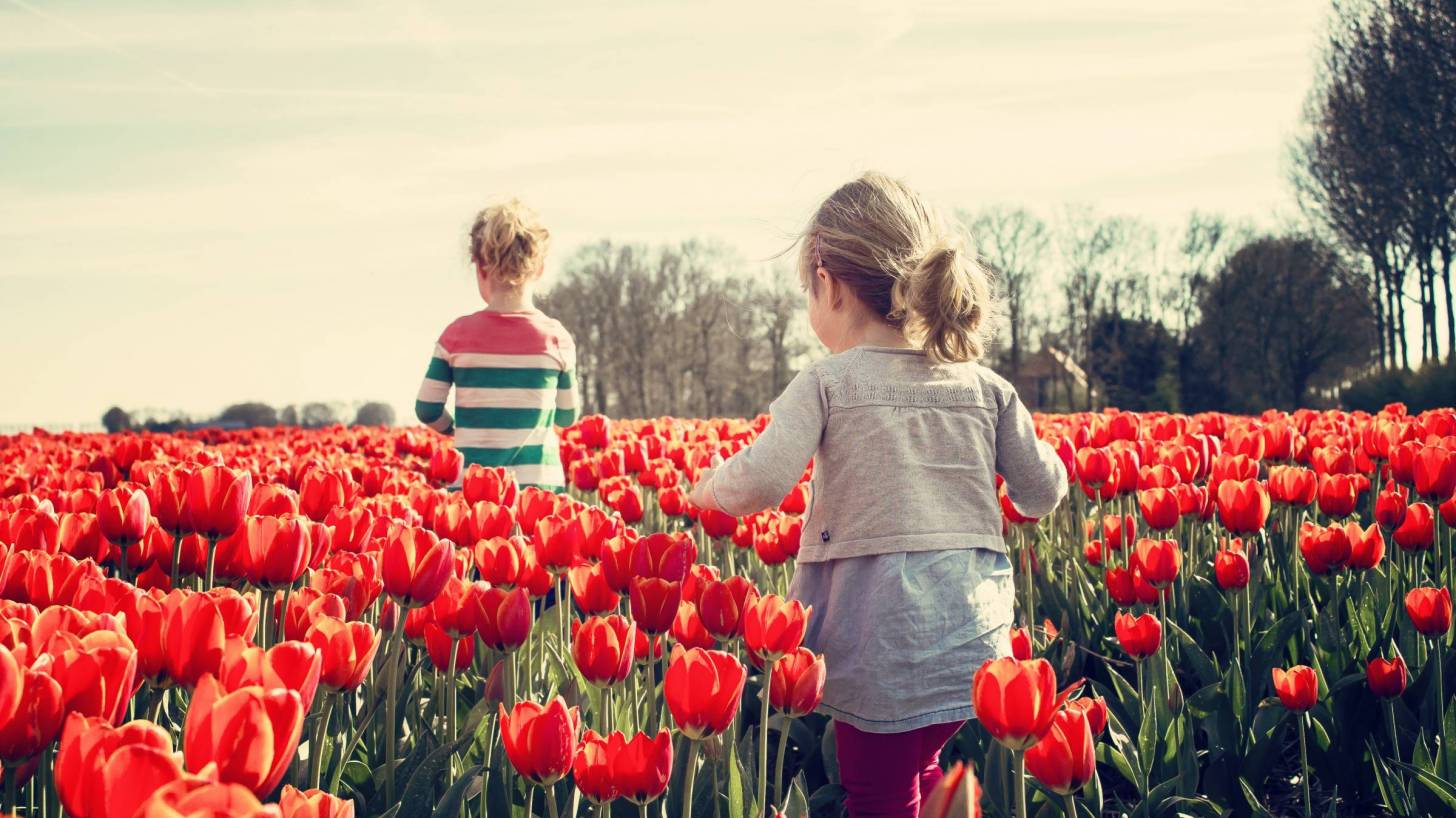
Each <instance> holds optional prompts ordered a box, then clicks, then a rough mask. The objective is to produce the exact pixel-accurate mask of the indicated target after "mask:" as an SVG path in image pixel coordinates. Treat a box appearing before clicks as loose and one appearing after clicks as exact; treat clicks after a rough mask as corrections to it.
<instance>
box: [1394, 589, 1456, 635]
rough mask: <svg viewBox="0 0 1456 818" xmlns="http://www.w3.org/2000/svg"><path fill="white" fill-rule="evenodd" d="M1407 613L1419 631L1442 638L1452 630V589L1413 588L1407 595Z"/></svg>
mask: <svg viewBox="0 0 1456 818" xmlns="http://www.w3.org/2000/svg"><path fill="white" fill-rule="evenodd" d="M1405 612H1406V614H1408V615H1409V616H1410V619H1411V624H1413V625H1415V628H1416V630H1417V631H1420V632H1421V633H1423V634H1425V635H1426V636H1440V635H1441V634H1443V633H1445V632H1446V631H1448V630H1450V629H1451V589H1449V588H1441V589H1439V590H1438V589H1436V588H1412V589H1411V590H1410V592H1409V593H1407V594H1406V595H1405Z"/></svg>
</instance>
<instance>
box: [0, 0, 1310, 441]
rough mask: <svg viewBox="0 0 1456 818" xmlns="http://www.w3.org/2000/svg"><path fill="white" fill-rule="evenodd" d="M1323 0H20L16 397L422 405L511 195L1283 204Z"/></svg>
mask: <svg viewBox="0 0 1456 818" xmlns="http://www.w3.org/2000/svg"><path fill="white" fill-rule="evenodd" d="M1326 9H1327V3H1326V2H1323V1H1322V0H1278V1H1277V2H1268V0H1255V1H1253V2H1250V1H1248V0H1232V1H1230V0H1223V1H1222V2H1204V1H1203V0H1198V1H1197V2H1194V1H1193V0H1185V1H1184V2H1173V3H1170V2H1167V0H1106V1H1104V0H1095V2H1091V1H1088V0H1077V1H1071V0H1068V1H1067V2H1031V1H1029V2H1022V3H1004V2H981V1H980V0H974V1H972V0H959V2H948V3H940V4H935V3H915V2H910V1H909V0H884V1H883V2H882V1H880V0H869V1H867V2H858V3H817V2H794V3H785V2H774V3H766V2H757V0H744V1H741V2H735V3H733V4H727V5H725V4H706V3H683V2H648V3H643V2H621V3H600V2H575V1H574V0H573V1H572V2H555V3H509V4H508V3H499V2H487V3H482V2H479V0H474V1H473V2H472V1H469V0H467V1H466V2H423V0H384V1H383V2H372V1H370V2H357V3H347V4H343V3H333V2H317V3H314V2H252V3H246V4H243V3H239V4H222V3H212V2H204V0H187V2H174V3H161V2H133V1H132V0H127V2H118V0H109V1H108V2H72V1H70V0H67V1H65V2H63V1H62V0H0V327H3V331H0V384H3V385H4V387H3V389H0V427H3V426H15V425H19V424H44V425H49V426H52V427H58V426H63V425H71V424H81V423H95V422H96V421H97V420H98V419H99V418H100V416H101V413H102V412H103V411H105V409H106V408H107V407H108V406H111V405H120V406H123V407H126V408H131V409H135V408H142V407H162V408H171V409H179V410H183V411H187V412H189V413H192V414H193V415H198V416H201V415H208V414H211V413H215V412H216V411H217V410H219V409H220V408H222V407H223V406H225V405H227V404H229V403H233V402H238V401H243V400H262V401H266V402H269V403H272V404H275V405H283V404H289V403H295V404H297V403H303V402H307V401H315V400H321V401H335V400H337V401H355V400H371V399H378V400H384V401H387V402H390V403H393V404H394V405H395V406H396V407H397V408H398V411H399V412H400V413H401V419H402V420H404V419H407V418H408V417H409V415H408V412H409V411H410V409H409V407H411V406H412V404H413V399H414V393H415V390H416V388H417V387H418V383H419V379H420V377H421V376H422V375H423V373H424V368H425V364H426V363H427V360H428V358H429V354H430V350H431V348H432V347H433V343H434V340H435V338H436V337H437V336H438V334H439V332H440V330H441V329H443V327H444V326H445V324H446V323H448V322H449V321H450V320H451V319H453V318H454V317H456V316H458V315H462V314H465V313H469V312H473V311H474V310H476V309H479V307H480V303H479V299H478V296H477V295H476V293H475V285H474V280H473V273H472V270H471V269H470V267H469V266H468V264H467V260H466V248H465V232H466V230H467V229H468V228H469V225H470V221H471V219H472V217H473V215H474V213H475V212H476V211H477V210H478V209H479V208H480V207H482V206H483V205H484V204H486V203H488V202H489V201H490V200H491V199H493V198H495V197H499V196H502V195H516V196H519V197H521V198H522V199H524V200H525V201H527V202H528V203H529V204H531V205H532V206H534V207H535V208H536V209H537V210H538V211H539V212H540V214H541V216H542V217H543V219H544V220H545V222H546V223H547V225H548V226H549V227H550V229H551V230H552V233H553V255H552V257H551V258H550V259H549V260H548V263H547V279H546V282H545V283H546V284H547V285H548V286H549V283H550V280H551V278H552V276H553V275H554V273H555V271H556V270H557V269H559V264H560V263H561V261H562V260H563V259H564V258H566V257H567V256H568V255H569V254H570V253H571V251H572V250H573V249H574V248H576V247H579V246H581V245H582V244H585V243H589V242H593V241H596V240H599V239H601V238H611V239H612V240H614V241H618V242H624V241H630V242H675V241H678V240H681V239H686V238H689V237H701V238H710V239H716V240H718V241H722V242H725V243H727V244H729V245H731V246H733V247H735V248H736V249H737V251H738V252H739V253H740V254H741V255H742V256H743V257H744V258H745V259H747V260H749V261H750V262H754V261H759V260H764V259H767V258H768V257H770V256H772V255H773V254H775V253H777V252H779V251H780V250H782V249H783V248H784V246H785V245H786V241H787V238H786V237H788V236H789V235H790V234H792V233H793V232H795V231H797V230H798V229H799V228H800V227H801V226H802V224H803V222H804V221H805V220H806V219H807V217H808V215H809V214H810V213H811V212H812V211H813V209H814V208H815V207H816V206H817V204H818V203H819V201H821V200H822V198H823V197H824V196H825V195H827V194H828V193H829V192H831V191H832V190H833V189H834V188H835V187H837V186H838V185H839V184H841V183H843V182H844V181H847V180H848V179H850V178H852V177H853V176H855V175H857V174H858V173H860V172H862V171H864V170H867V169H871V168H873V169H878V170H882V171H885V172H888V173H890V174H892V175H895V176H899V177H902V178H904V179H906V180H907V181H908V182H909V183H910V184H911V185H913V186H915V187H916V188H918V189H919V190H921V191H922V192H923V193H924V194H925V195H926V196H927V197H929V198H930V199H931V200H932V201H934V202H936V203H937V204H939V205H940V206H942V207H944V208H947V209H951V208H966V209H974V208H977V207H980V206H984V205H989V204H998V203H1004V204H1017V205H1025V206H1028V207H1031V208H1033V209H1036V210H1039V211H1042V212H1046V213H1051V212H1054V211H1055V210H1056V209H1057V208H1059V207H1060V206H1062V205H1063V204H1065V203H1068V202H1077V203H1086V204H1088V205H1091V206H1092V207H1094V208H1096V209H1097V210H1098V211H1101V212H1104V213H1107V214H1119V215H1128V216H1135V217H1139V218H1143V219H1146V220H1148V221H1150V222H1153V223H1155V224H1160V225H1170V226H1171V225H1174V224H1177V223H1179V222H1182V221H1183V220H1184V218H1185V217H1186V215H1187V213H1188V212H1189V211H1190V210H1193V209H1195V208H1196V209H1200V210H1205V211H1212V212H1221V213H1224V214H1227V215H1229V216H1231V217H1233V218H1236V219H1245V220H1249V221H1251V222H1253V223H1272V222H1273V221H1274V220H1276V219H1277V218H1279V216H1280V214H1283V213H1288V212H1289V211H1290V210H1291V209H1292V208H1293V198H1292V192H1291V189H1290V186H1289V184H1288V182H1287V169H1288V162H1287V155H1288V149H1289V144H1290V142H1291V140H1292V139H1293V137H1294V136H1295V135H1296V134H1297V133H1298V131H1299V127H1300V111H1301V108H1302V106H1303V103H1304V99H1305V96H1306V94H1307V93H1308V90H1309V87H1310V84H1311V79H1312V75H1313V69H1314V65H1315V59H1316V52H1317V49H1318V44H1319V41H1320V34H1321V31H1322V29H1323V25H1324V17H1325V12H1326Z"/></svg>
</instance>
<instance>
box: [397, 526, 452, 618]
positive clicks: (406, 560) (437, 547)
mask: <svg viewBox="0 0 1456 818" xmlns="http://www.w3.org/2000/svg"><path fill="white" fill-rule="evenodd" d="M454 552H455V549H454V546H452V545H451V543H450V541H449V540H442V539H440V538H438V537H436V536H435V532H433V531H430V530H429V529H427V528H413V527H402V528H398V529H396V530H395V531H394V532H393V533H391V534H390V536H389V539H388V540H386V541H385V543H384V549H383V561H382V563H381V566H380V568H381V571H382V576H383V578H384V590H385V592H386V593H388V594H389V595H390V596H391V597H393V598H394V599H395V600H397V601H398V602H399V603H400V604H401V605H404V606H405V607H407V608H417V607H419V606H421V605H428V604H430V603H431V602H433V601H434V600H435V597H436V596H438V595H439V594H440V591H441V590H442V589H443V588H444V587H445V582H446V581H447V580H449V579H450V576H451V572H452V570H453V568H454V556H455V554H454Z"/></svg>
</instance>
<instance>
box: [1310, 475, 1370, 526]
mask: <svg viewBox="0 0 1456 818" xmlns="http://www.w3.org/2000/svg"><path fill="white" fill-rule="evenodd" d="M1360 485H1361V484H1360V480H1359V477H1358V476H1357V475H1353V474H1326V475H1323V476H1321V477H1320V480H1319V508H1320V511H1322V512H1324V514H1325V516H1327V517H1348V516H1350V515H1351V514H1353V513H1354V512H1355V505H1356V503H1358V502H1359V500H1360Z"/></svg>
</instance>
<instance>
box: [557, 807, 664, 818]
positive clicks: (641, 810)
mask: <svg viewBox="0 0 1456 818" xmlns="http://www.w3.org/2000/svg"><path fill="white" fill-rule="evenodd" d="M637 815H638V816H639V818H647V805H646V804H638V805H637ZM552 818H555V816H552Z"/></svg>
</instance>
